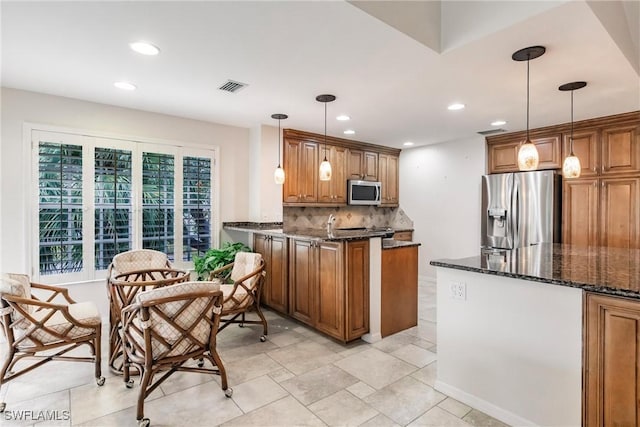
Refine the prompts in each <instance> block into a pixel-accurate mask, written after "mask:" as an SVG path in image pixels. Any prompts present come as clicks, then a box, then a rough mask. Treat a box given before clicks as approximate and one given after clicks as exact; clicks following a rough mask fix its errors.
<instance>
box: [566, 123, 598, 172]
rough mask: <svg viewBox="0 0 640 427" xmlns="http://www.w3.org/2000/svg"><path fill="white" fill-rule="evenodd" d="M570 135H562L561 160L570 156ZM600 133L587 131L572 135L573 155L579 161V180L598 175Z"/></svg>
mask: <svg viewBox="0 0 640 427" xmlns="http://www.w3.org/2000/svg"><path fill="white" fill-rule="evenodd" d="M570 139H571V133H565V134H563V142H562V159H563V161H564V159H565V158H566V157H567V156H569V155H570V153H571V147H570ZM599 147H600V132H598V131H597V130H587V131H582V132H574V133H573V154H575V155H576V157H578V159H580V167H581V172H580V178H587V177H592V176H597V175H598V169H599V167H600V150H599Z"/></svg>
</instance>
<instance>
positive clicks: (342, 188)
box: [318, 145, 348, 205]
mask: <svg viewBox="0 0 640 427" xmlns="http://www.w3.org/2000/svg"><path fill="white" fill-rule="evenodd" d="M319 148H320V149H319V151H318V154H319V157H318V161H319V162H322V160H324V154H325V151H324V146H321V147H319ZM347 151H348V150H347V149H346V148H344V147H337V146H334V145H328V146H327V160H329V163H331V180H329V181H320V180H318V202H320V203H330V204H334V205H344V204H346V203H347V177H346V170H347V169H346V168H347Z"/></svg>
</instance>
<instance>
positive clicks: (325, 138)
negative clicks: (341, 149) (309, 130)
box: [323, 102, 327, 162]
mask: <svg viewBox="0 0 640 427" xmlns="http://www.w3.org/2000/svg"><path fill="white" fill-rule="evenodd" d="M323 161H325V162H326V161H327V103H326V102H325V103H324V160H323Z"/></svg>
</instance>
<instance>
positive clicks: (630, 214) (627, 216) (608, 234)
mask: <svg viewBox="0 0 640 427" xmlns="http://www.w3.org/2000/svg"><path fill="white" fill-rule="evenodd" d="M600 181H601V189H600V190H601V192H602V194H601V196H600V224H601V228H600V245H601V246H612V247H619V248H640V232H639V231H640V212H639V209H640V178H602V179H601V180H600Z"/></svg>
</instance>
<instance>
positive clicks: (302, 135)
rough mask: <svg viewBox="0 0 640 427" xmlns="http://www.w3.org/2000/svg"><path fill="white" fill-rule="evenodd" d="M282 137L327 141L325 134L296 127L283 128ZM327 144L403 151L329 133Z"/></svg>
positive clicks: (396, 151)
mask: <svg viewBox="0 0 640 427" xmlns="http://www.w3.org/2000/svg"><path fill="white" fill-rule="evenodd" d="M282 137H283V139H287V138H289V139H299V140H304V141H312V142H316V143H318V144H322V145H324V143H325V139H324V135H320V134H317V133H311V132H306V131H302V130H296V129H283V131H282ZM327 145H335V146H338V147H345V148H350V149H355V150H363V151H375V152H378V153H384V154H393V155H396V156H399V155H400V151H402V150H400V149H399V148H391V147H385V146H383V145H376V144H370V143H368V142H360V141H353V140H350V139H344V138H337V137H335V136H329V135H327Z"/></svg>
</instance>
